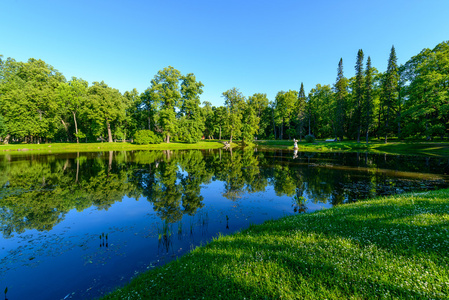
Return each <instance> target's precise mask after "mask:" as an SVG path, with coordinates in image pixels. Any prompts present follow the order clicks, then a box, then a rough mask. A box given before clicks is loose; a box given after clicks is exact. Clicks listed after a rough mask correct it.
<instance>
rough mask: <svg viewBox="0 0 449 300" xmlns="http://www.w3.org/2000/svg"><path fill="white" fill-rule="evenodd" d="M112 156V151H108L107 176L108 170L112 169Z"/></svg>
mask: <svg viewBox="0 0 449 300" xmlns="http://www.w3.org/2000/svg"><path fill="white" fill-rule="evenodd" d="M113 158H114V151H109V161H108V176H109V172H110V171H111V169H112V160H113Z"/></svg>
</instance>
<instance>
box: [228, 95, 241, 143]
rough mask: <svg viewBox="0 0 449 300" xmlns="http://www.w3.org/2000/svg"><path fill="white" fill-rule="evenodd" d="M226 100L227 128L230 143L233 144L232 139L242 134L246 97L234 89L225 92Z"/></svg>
mask: <svg viewBox="0 0 449 300" xmlns="http://www.w3.org/2000/svg"><path fill="white" fill-rule="evenodd" d="M223 97H224V98H225V107H226V113H227V115H226V119H225V120H226V121H225V127H226V128H227V130H228V132H229V134H230V138H229V143H232V137H238V136H240V134H241V129H242V110H241V108H242V105H243V104H244V102H245V97H244V96H243V94H242V93H241V92H239V90H238V89H237V88H235V87H234V88H232V89H230V90H227V91H226V92H223Z"/></svg>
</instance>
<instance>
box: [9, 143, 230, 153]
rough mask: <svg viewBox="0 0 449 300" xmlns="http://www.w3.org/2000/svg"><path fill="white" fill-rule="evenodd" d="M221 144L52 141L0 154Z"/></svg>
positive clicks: (14, 146) (19, 146)
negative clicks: (77, 142)
mask: <svg viewBox="0 0 449 300" xmlns="http://www.w3.org/2000/svg"><path fill="white" fill-rule="evenodd" d="M217 148H223V144H222V143H220V142H216V141H201V142H198V143H194V144H187V143H169V144H167V143H161V144H156V145H136V144H131V143H121V142H116V143H79V144H76V143H52V144H10V145H0V154H2V153H3V154H5V153H6V152H9V153H22V154H23V153H27V152H32V153H60V152H93V151H124V150H175V149H176V150H182V149H217Z"/></svg>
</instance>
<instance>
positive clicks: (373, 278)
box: [104, 190, 449, 299]
mask: <svg viewBox="0 0 449 300" xmlns="http://www.w3.org/2000/svg"><path fill="white" fill-rule="evenodd" d="M448 249H449V190H440V191H432V192H425V193H410V194H403V195H399V196H389V197H382V198H376V199H372V200H367V201H360V202H358V203H354V204H348V205H342V206H339V207H335V208H332V209H328V210H323V211H318V212H315V213H311V214H303V215H296V216H290V217H285V218H282V219H279V220H273V221H269V222H265V223H264V224H262V225H253V226H251V227H250V228H248V229H246V230H243V231H241V232H240V233H237V234H234V235H230V236H225V237H223V236H220V237H218V238H216V239H214V241H212V242H211V243H209V244H207V245H206V246H203V247H198V248H196V249H195V250H193V251H192V252H191V253H189V254H188V255H186V256H183V257H182V258H180V259H178V260H177V261H173V262H171V263H169V264H167V265H165V266H163V267H160V268H157V269H154V270H152V271H150V272H148V273H144V274H141V275H140V276H138V277H137V278H135V279H134V280H133V281H132V282H131V283H130V284H129V285H127V286H125V287H123V288H121V289H118V290H116V291H115V292H114V293H112V294H110V295H108V296H106V297H105V298H104V299H245V298H246V299H448V298H449V252H448Z"/></svg>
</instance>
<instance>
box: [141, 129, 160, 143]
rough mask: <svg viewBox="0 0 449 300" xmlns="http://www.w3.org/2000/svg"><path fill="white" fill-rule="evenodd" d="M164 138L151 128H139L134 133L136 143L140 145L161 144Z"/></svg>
mask: <svg viewBox="0 0 449 300" xmlns="http://www.w3.org/2000/svg"><path fill="white" fill-rule="evenodd" d="M161 142H162V139H161V138H160V137H159V136H157V135H156V134H155V133H154V132H153V131H151V130H148V129H146V130H138V131H137V132H136V134H135V135H134V143H136V144H139V145H148V144H159V143H161Z"/></svg>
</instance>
